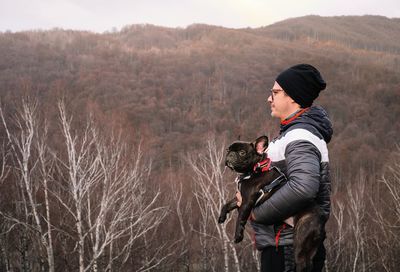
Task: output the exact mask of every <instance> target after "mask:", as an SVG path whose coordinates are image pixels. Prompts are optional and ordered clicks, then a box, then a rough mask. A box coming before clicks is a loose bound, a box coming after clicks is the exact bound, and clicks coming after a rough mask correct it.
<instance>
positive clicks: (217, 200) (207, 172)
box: [187, 138, 240, 271]
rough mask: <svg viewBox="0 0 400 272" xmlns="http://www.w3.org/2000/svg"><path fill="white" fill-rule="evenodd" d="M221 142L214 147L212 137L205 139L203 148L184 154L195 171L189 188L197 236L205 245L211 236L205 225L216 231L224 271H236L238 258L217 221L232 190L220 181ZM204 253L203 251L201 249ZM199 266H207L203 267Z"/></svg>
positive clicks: (226, 234)
mask: <svg viewBox="0 0 400 272" xmlns="http://www.w3.org/2000/svg"><path fill="white" fill-rule="evenodd" d="M224 151H225V146H224V144H222V145H220V147H217V144H216V142H215V140H214V139H211V138H210V139H208V141H207V144H206V147H205V151H204V152H203V153H201V154H199V155H197V156H192V157H189V158H188V160H187V161H188V163H189V164H190V166H191V168H192V169H193V171H194V173H195V177H194V184H195V186H194V188H193V192H194V195H195V198H196V201H197V204H198V206H199V212H200V220H201V221H200V238H201V243H203V246H204V247H205V248H206V243H207V240H208V239H207V238H208V237H212V232H211V231H210V230H209V227H210V226H212V228H213V229H215V231H216V233H217V237H215V238H217V240H218V242H220V243H222V252H223V258H224V271H232V270H234V271H240V264H239V258H238V254H237V251H236V248H235V246H234V244H233V242H232V241H231V239H230V238H229V236H228V232H227V223H228V222H229V221H230V220H231V218H232V217H230V218H229V219H228V221H227V223H225V224H218V216H219V212H220V211H221V208H222V206H223V204H224V202H225V201H226V200H227V199H228V198H229V196H230V197H231V196H232V194H233V193H234V191H233V190H231V191H229V190H228V186H227V184H226V183H225V182H224V178H223V174H224V167H223V159H224ZM229 192H230V194H229ZM204 254H206V253H205V252H204ZM230 257H232V258H233V262H234V264H233V268H231V269H230V265H229V259H230ZM203 269H208V268H207V267H203Z"/></svg>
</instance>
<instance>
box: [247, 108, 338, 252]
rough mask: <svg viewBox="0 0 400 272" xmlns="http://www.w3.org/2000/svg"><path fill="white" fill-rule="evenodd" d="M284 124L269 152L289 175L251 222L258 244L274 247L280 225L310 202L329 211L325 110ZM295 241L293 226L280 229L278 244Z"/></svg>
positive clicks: (255, 211)
mask: <svg viewBox="0 0 400 272" xmlns="http://www.w3.org/2000/svg"><path fill="white" fill-rule="evenodd" d="M292 119H293V120H290V119H289V120H288V119H287V120H286V122H283V123H282V124H281V131H280V135H279V136H278V137H277V138H276V139H274V140H273V141H271V142H270V144H269V146H268V150H267V151H266V152H267V154H268V157H269V158H270V159H271V161H272V165H275V166H277V167H279V168H280V169H281V170H282V171H283V173H284V174H285V175H286V177H287V179H288V180H287V183H286V184H285V185H283V186H282V187H281V188H280V189H279V190H278V191H277V192H275V193H274V194H273V195H272V196H271V198H269V199H268V200H267V201H265V202H264V203H262V204H261V205H259V206H258V207H256V208H254V209H253V214H254V216H255V219H254V220H252V221H251V224H252V226H253V229H254V232H255V240H256V246H257V248H258V249H262V248H264V247H266V246H275V245H276V241H275V237H276V234H277V232H278V231H279V228H280V226H282V224H283V222H284V221H285V220H286V219H288V218H289V217H291V216H293V215H295V214H296V213H298V212H299V211H301V210H302V209H304V208H305V207H306V206H307V205H310V203H312V202H313V203H315V202H316V203H317V204H318V205H319V206H320V207H321V208H322V210H323V213H324V216H325V219H326V220H328V217H329V213H330V192H331V186H330V175H329V158H328V149H327V143H329V141H330V140H331V137H332V133H333V130H332V124H331V122H330V120H329V118H328V115H327V113H326V111H325V110H324V109H323V108H321V107H318V106H313V107H311V108H309V109H307V110H306V111H305V112H303V113H302V114H301V115H300V116H298V117H295V118H292ZM291 244H293V228H292V227H290V226H289V227H286V228H284V229H283V230H281V231H280V235H279V245H291Z"/></svg>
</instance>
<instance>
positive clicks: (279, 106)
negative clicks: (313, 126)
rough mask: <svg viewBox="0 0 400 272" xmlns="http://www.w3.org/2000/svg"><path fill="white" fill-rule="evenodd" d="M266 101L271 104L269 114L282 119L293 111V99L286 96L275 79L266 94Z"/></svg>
mask: <svg viewBox="0 0 400 272" xmlns="http://www.w3.org/2000/svg"><path fill="white" fill-rule="evenodd" d="M268 102H269V104H270V105H271V116H272V117H276V118H280V119H281V120H284V119H285V118H286V117H287V116H289V115H290V114H291V113H293V106H294V101H293V99H292V98H290V96H288V95H287V94H286V93H285V92H284V90H283V89H282V87H281V86H279V84H278V83H277V82H276V81H275V83H274V86H273V87H272V89H271V93H270V95H269V96H268Z"/></svg>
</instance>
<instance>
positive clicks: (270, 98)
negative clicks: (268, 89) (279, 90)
mask: <svg viewBox="0 0 400 272" xmlns="http://www.w3.org/2000/svg"><path fill="white" fill-rule="evenodd" d="M267 101H268V102H269V103H272V95H269V96H268V99H267Z"/></svg>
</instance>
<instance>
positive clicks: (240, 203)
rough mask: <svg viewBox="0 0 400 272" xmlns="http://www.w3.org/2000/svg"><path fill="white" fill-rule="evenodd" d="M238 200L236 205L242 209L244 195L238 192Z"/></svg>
mask: <svg viewBox="0 0 400 272" xmlns="http://www.w3.org/2000/svg"><path fill="white" fill-rule="evenodd" d="M236 200H237V203H236V204H237V205H238V207H240V206H241V205H242V194H241V193H240V192H239V191H236Z"/></svg>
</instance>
